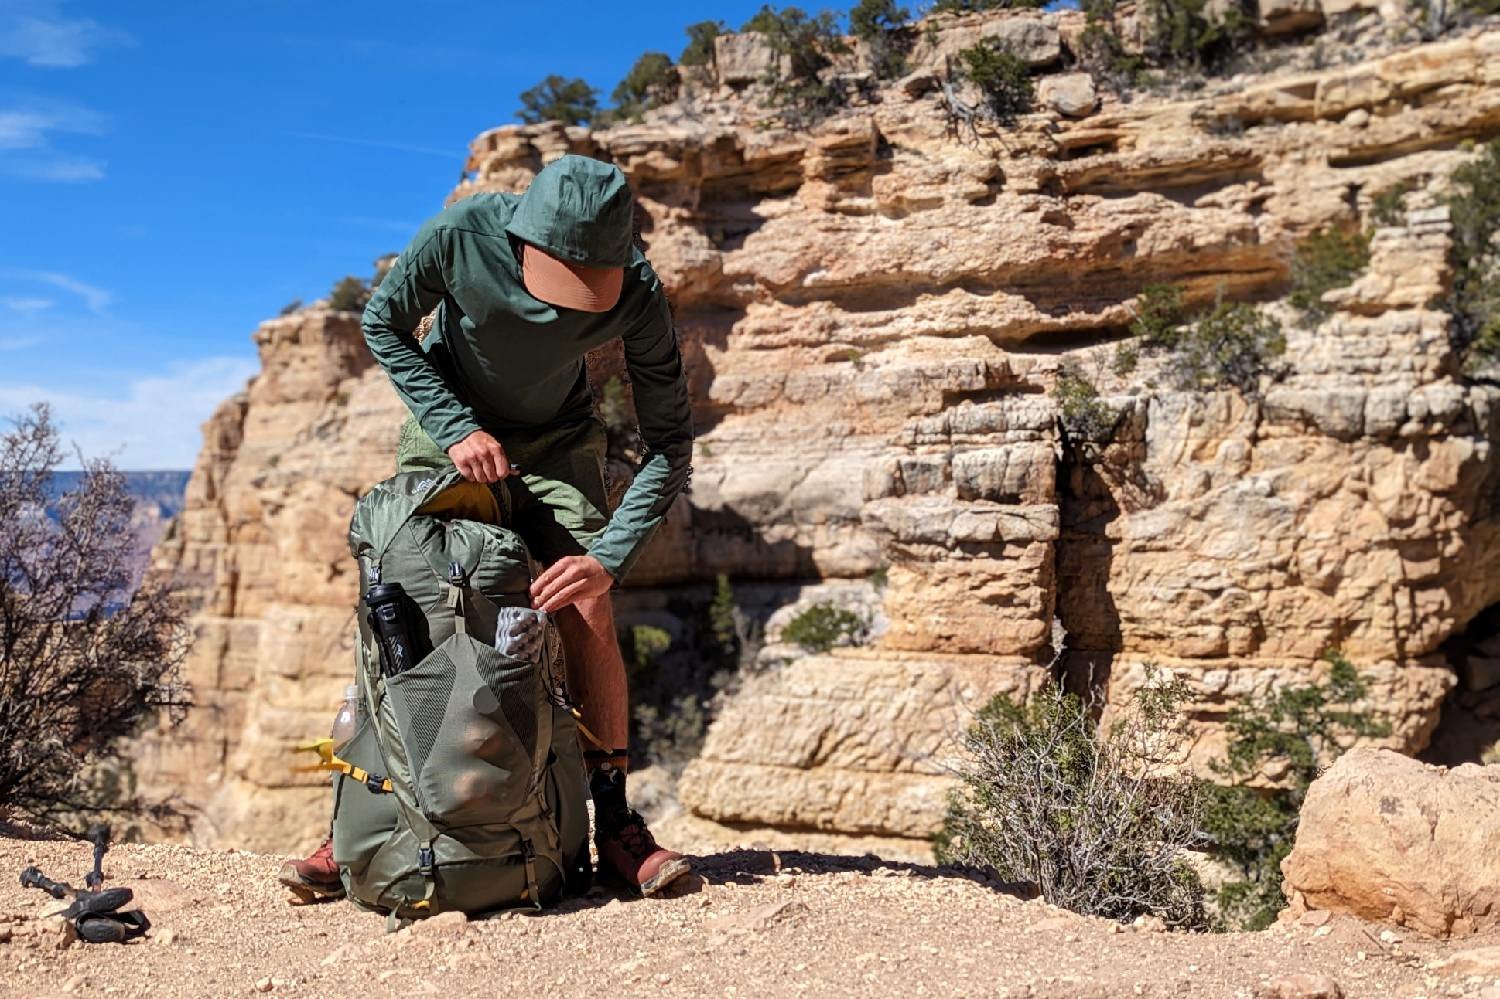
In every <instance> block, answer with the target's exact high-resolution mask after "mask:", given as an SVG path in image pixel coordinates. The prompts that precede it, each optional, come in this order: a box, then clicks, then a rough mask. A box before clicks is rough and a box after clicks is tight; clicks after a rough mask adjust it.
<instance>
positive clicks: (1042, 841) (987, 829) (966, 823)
mask: <svg viewBox="0 0 1500 999" xmlns="http://www.w3.org/2000/svg"><path fill="white" fill-rule="evenodd" d="M1184 696H1185V690H1184V688H1183V685H1182V684H1181V682H1180V681H1174V682H1170V683H1157V682H1156V679H1155V676H1154V675H1153V679H1152V682H1151V683H1148V685H1147V687H1146V689H1144V690H1143V691H1142V692H1141V693H1140V694H1139V695H1138V696H1136V697H1135V698H1133V699H1132V700H1131V701H1130V702H1128V703H1126V704H1124V705H1121V707H1120V710H1119V711H1118V712H1116V714H1115V717H1114V718H1113V720H1112V721H1111V723H1110V725H1109V726H1108V727H1107V729H1106V730H1103V731H1101V730H1100V729H1099V728H1096V726H1095V724H1094V711H1093V708H1094V705H1093V704H1091V703H1089V702H1088V701H1085V700H1083V699H1081V698H1079V697H1077V696H1075V695H1073V694H1068V693H1064V692H1062V691H1061V690H1059V689H1056V688H1053V689H1050V690H1047V691H1043V692H1042V693H1039V694H1037V695H1035V696H1033V697H1032V698H1031V699H1030V700H1029V701H1027V702H1025V703H1020V702H1018V701H1016V700H1014V699H1013V698H1011V697H1010V696H1009V695H1007V694H1000V695H998V696H996V697H995V698H994V699H993V700H991V701H990V702H989V703H988V704H987V705H985V707H984V709H983V710H981V711H980V712H979V715H978V717H977V718H976V719H975V721H974V723H973V725H971V726H970V728H969V730H968V732H967V733H966V734H965V736H964V739H963V745H964V748H965V750H966V751H967V756H968V761H967V762H966V763H964V764H962V765H961V766H960V768H959V770H958V776H959V778H960V781H961V784H960V786H959V788H958V789H957V790H955V791H954V792H953V793H952V794H951V795H950V796H949V800H948V811H947V814H946V816H945V817H944V820H943V826H942V830H941V831H940V832H939V834H938V836H937V839H936V842H935V844H934V845H935V848H936V854H937V859H938V861H939V862H940V863H950V864H951V863H956V864H965V865H973V866H982V867H987V868H990V869H992V870H994V871H995V873H996V874H997V875H999V877H1000V878H1001V879H1002V880H1003V881H1008V882H1013V883H1021V884H1027V885H1031V886H1033V887H1034V888H1035V890H1036V891H1038V892H1039V893H1040V894H1041V896H1042V897H1043V898H1045V899H1046V900H1047V901H1048V902H1051V903H1052V904H1053V905H1059V906H1063V907H1064V908H1068V909H1072V910H1073V911H1075V912H1081V913H1086V914H1089V915H1096V916H1103V917H1106V918H1109V919H1117V920H1121V921H1126V920H1130V919H1133V918H1135V917H1137V916H1141V915H1153V916H1157V917H1160V918H1161V919H1163V920H1165V921H1166V922H1167V923H1168V924H1170V925H1172V926H1179V927H1189V928H1199V927H1202V926H1203V925H1204V924H1205V922H1206V920H1205V916H1204V910H1203V886H1202V885H1201V884H1200V882H1199V880H1198V877H1197V875H1196V874H1195V873H1194V872H1193V870H1192V868H1191V867H1189V866H1188V864H1187V863H1186V862H1185V859H1184V856H1183V851H1184V850H1187V849H1191V848H1193V847H1195V846H1197V845H1198V843H1199V840H1200V835H1199V833H1198V830H1197V817H1198V794H1199V783H1198V782H1197V781H1195V780H1193V779H1191V778H1187V777H1182V776H1179V775H1177V774H1176V773H1175V769H1174V768H1175V765H1176V764H1177V763H1179V762H1180V753H1179V752H1178V750H1177V749H1176V747H1177V746H1178V745H1180V743H1181V741H1182V740H1181V739H1180V737H1178V735H1177V733H1176V731H1175V729H1176V728H1177V726H1178V725H1180V711H1179V708H1178V705H1179V702H1180V701H1181V699H1182V698H1183V697H1184Z"/></svg>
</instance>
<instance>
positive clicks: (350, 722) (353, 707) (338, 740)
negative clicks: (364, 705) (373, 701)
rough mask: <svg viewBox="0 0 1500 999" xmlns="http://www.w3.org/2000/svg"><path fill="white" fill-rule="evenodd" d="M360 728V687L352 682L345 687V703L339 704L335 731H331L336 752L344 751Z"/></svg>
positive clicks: (334, 717) (334, 719)
mask: <svg viewBox="0 0 1500 999" xmlns="http://www.w3.org/2000/svg"><path fill="white" fill-rule="evenodd" d="M358 729H359V687H358V686H357V685H355V684H352V683H351V684H349V686H347V687H345V688H344V703H343V704H340V705H339V713H338V714H336V715H334V716H333V731H332V732H330V733H329V735H331V736H332V737H333V751H334V753H335V754H337V753H341V752H343V750H344V747H345V746H347V745H349V740H350V739H353V738H354V733H355V731H357V730H358Z"/></svg>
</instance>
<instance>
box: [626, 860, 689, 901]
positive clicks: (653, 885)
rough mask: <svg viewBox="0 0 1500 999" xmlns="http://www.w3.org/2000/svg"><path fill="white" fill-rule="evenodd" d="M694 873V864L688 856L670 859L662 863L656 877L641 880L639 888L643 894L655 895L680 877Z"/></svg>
mask: <svg viewBox="0 0 1500 999" xmlns="http://www.w3.org/2000/svg"><path fill="white" fill-rule="evenodd" d="M691 873H693V865H692V864H691V863H690V862H689V861H688V859H687V858H686V857H679V858H677V859H676V860H669V861H667V862H666V863H665V864H662V865H661V870H659V871H657V872H656V875H655V876H654V877H650V878H647V879H646V880H645V881H643V882H641V887H640V889H639V891H640V893H641V894H642V895H647V896H650V895H655V894H657V893H659V892H662V891H664V890H666V889H667V888H670V887H671V886H672V885H673V884H674V883H675V882H676V881H677V879H678V878H681V877H683V876H684V875H687V874H691Z"/></svg>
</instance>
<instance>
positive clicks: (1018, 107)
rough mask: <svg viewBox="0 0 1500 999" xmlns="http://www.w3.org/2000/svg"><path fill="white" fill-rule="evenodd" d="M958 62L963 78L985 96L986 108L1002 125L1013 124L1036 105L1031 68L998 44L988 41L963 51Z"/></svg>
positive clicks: (992, 40) (959, 54)
mask: <svg viewBox="0 0 1500 999" xmlns="http://www.w3.org/2000/svg"><path fill="white" fill-rule="evenodd" d="M958 61H959V64H960V66H961V69H962V73H963V75H964V76H965V77H966V78H968V79H969V80H970V81H971V82H972V83H973V84H974V85H975V86H976V87H978V88H979V91H980V93H982V94H984V103H985V106H986V107H987V108H988V109H989V111H990V113H991V114H992V115H993V116H994V118H995V120H996V121H998V122H1000V123H1001V124H1010V123H1012V122H1014V121H1015V120H1016V116H1017V115H1022V114H1025V113H1026V112H1028V111H1030V110H1031V107H1032V105H1033V104H1034V103H1035V102H1036V92H1035V91H1034V90H1033V89H1032V85H1031V68H1030V67H1029V66H1027V65H1026V63H1025V62H1024V61H1022V60H1021V59H1020V58H1018V57H1017V56H1015V55H1014V54H1012V53H1010V52H1007V51H1006V50H1005V48H1004V46H1003V45H1002V44H1001V43H1000V42H998V41H995V40H994V39H987V40H985V41H983V42H980V43H979V44H978V45H974V46H971V47H970V48H966V49H963V50H962V51H960V52H959V53H958Z"/></svg>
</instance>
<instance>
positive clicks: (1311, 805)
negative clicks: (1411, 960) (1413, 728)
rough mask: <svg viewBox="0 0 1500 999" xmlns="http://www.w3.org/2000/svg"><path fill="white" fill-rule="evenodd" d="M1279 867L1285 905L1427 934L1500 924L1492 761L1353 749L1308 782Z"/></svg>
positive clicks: (1496, 782)
mask: <svg viewBox="0 0 1500 999" xmlns="http://www.w3.org/2000/svg"><path fill="white" fill-rule="evenodd" d="M1281 870H1282V873H1283V874H1284V875H1285V876H1286V892H1287V896H1288V897H1289V898H1290V899H1291V902H1292V908H1293V909H1294V910H1306V909H1327V910H1330V911H1333V912H1345V913H1352V914H1353V915H1356V916H1361V917H1363V918H1365V919H1376V920H1383V921H1386V922H1390V923H1395V924H1397V925H1400V926H1406V927H1410V928H1411V929H1414V930H1419V931H1421V932H1423V933H1428V934H1431V935H1433V936H1466V935H1468V934H1471V933H1476V932H1478V931H1480V930H1484V929H1487V928H1489V927H1492V926H1495V925H1497V924H1500V766H1487V767H1481V766H1477V765H1474V764H1466V765H1464V766H1461V767H1455V768H1453V769H1447V768H1444V767H1435V766H1428V765H1427V764H1424V763H1420V762H1418V761H1417V760H1414V759H1411V758H1410V757H1406V756H1401V755H1400V754H1397V753H1393V752H1391V751H1389V750H1384V749H1355V750H1352V751H1350V752H1349V753H1347V754H1345V755H1344V757H1343V758H1342V759H1340V760H1339V761H1338V762H1337V763H1335V764H1334V765H1333V766H1332V767H1331V768H1330V769H1329V770H1328V772H1327V773H1326V774H1324V775H1323V776H1322V777H1319V778H1318V779H1317V780H1316V781H1315V782H1314V783H1313V785H1312V788H1311V790H1310V791H1309V792H1308V795H1307V802H1306V803H1305V804H1304V805H1303V808H1302V821H1301V824H1300V826H1299V828H1298V830H1297V843H1296V846H1295V848H1294V849H1293V850H1292V853H1291V855H1290V856H1288V857H1287V858H1286V860H1284V861H1283V862H1282V864H1281Z"/></svg>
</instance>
